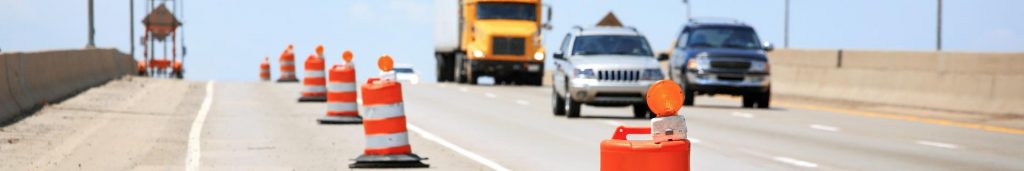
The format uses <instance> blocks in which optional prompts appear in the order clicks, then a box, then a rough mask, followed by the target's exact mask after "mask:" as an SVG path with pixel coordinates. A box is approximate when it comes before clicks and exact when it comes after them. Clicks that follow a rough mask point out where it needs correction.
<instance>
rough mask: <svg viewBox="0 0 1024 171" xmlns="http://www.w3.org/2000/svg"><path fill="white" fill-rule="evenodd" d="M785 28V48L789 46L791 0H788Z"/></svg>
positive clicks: (783, 45)
mask: <svg viewBox="0 0 1024 171" xmlns="http://www.w3.org/2000/svg"><path fill="white" fill-rule="evenodd" d="M784 22H785V23H784V24H785V25H786V26H785V28H783V30H784V31H783V37H784V38H783V43H782V47H783V48H789V0H786V19H785V21H784Z"/></svg>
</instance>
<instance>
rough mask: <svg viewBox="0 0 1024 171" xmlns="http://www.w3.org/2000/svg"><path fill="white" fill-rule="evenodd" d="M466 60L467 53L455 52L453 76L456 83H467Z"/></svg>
mask: <svg viewBox="0 0 1024 171" xmlns="http://www.w3.org/2000/svg"><path fill="white" fill-rule="evenodd" d="M465 60H466V54H463V53H455V61H453V63H454V65H452V67H453V69H452V78H453V81H455V82H456V83H466V71H465V68H463V67H464V66H465V65H463V63H464V62H465Z"/></svg>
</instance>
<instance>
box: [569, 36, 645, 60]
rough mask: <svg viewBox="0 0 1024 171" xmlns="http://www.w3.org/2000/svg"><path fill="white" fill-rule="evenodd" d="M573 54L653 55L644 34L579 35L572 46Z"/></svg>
mask: <svg viewBox="0 0 1024 171" xmlns="http://www.w3.org/2000/svg"><path fill="white" fill-rule="evenodd" d="M572 54H573V55H635V56H652V53H651V48H650V46H649V45H648V44H647V39H646V38H644V37H643V36H625V35H593V36H579V37H576V41H574V42H573V46H572Z"/></svg>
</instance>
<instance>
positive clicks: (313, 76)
mask: <svg viewBox="0 0 1024 171" xmlns="http://www.w3.org/2000/svg"><path fill="white" fill-rule="evenodd" d="M324 65H325V64H324V59H323V58H321V57H320V56H317V55H316V54H311V55H309V57H307V58H306V64H305V66H306V67H305V68H304V69H303V70H305V75H303V78H302V93H301V94H302V97H299V102H324V101H327V79H325V78H324V76H325V75H326V74H324Z"/></svg>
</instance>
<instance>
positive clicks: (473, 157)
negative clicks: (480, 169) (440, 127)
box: [406, 123, 509, 171]
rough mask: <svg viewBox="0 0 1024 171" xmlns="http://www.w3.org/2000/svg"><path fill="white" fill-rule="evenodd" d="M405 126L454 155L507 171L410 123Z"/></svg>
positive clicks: (500, 170)
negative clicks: (449, 150)
mask: <svg viewBox="0 0 1024 171" xmlns="http://www.w3.org/2000/svg"><path fill="white" fill-rule="evenodd" d="M406 126H408V128H409V130H410V131H412V132H416V134H417V135H419V136H420V137H423V138H424V139H427V140H430V141H433V142H435V143H437V144H440V145H441V146H444V147H448V148H449V149H452V151H455V152H456V153H459V154H462V155H463V156H466V158H469V159H470V160H473V161H476V162H477V163H480V164H483V165H484V166H487V167H489V168H491V169H494V170H498V171H508V170H509V169H508V168H505V167H504V166H501V165H500V164H498V163H497V162H494V161H491V160H489V159H487V158H484V157H483V156H480V155H479V154H476V153H473V152H471V151H469V150H466V149H464V148H462V147H459V146H457V145H455V144H452V143H451V142H448V141H447V140H444V139H442V138H441V137H438V136H437V135H434V134H432V133H430V132H427V131H426V130H423V129H422V128H420V127H417V126H415V125H412V124H410V123H406Z"/></svg>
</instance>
